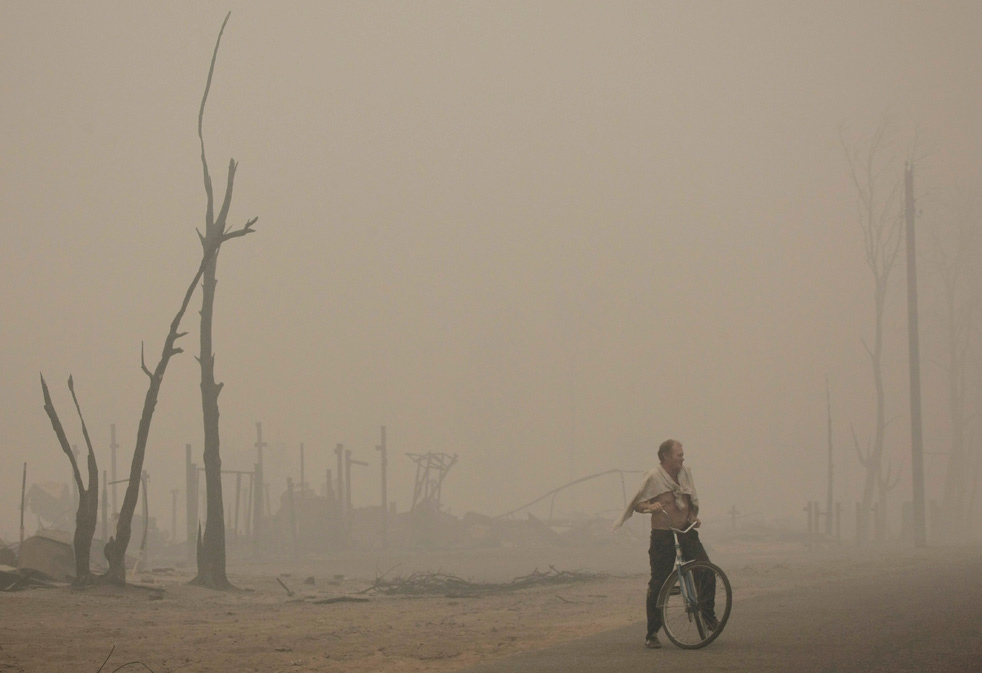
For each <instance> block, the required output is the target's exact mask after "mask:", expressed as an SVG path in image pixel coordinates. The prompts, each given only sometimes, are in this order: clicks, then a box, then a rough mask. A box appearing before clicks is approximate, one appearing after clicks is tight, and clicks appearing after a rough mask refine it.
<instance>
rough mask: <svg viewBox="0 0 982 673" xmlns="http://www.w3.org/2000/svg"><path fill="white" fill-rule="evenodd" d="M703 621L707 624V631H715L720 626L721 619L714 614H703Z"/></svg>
mask: <svg viewBox="0 0 982 673" xmlns="http://www.w3.org/2000/svg"><path fill="white" fill-rule="evenodd" d="M702 623H703V624H704V625H705V626H706V630H707V631H715V630H716V629H718V628H719V620H718V619H716V617H714V616H713V615H703V617H702Z"/></svg>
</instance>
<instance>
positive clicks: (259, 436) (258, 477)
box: [252, 422, 266, 557]
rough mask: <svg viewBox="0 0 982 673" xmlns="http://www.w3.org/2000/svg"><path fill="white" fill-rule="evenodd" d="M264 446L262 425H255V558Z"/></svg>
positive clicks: (260, 514)
mask: <svg viewBox="0 0 982 673" xmlns="http://www.w3.org/2000/svg"><path fill="white" fill-rule="evenodd" d="M264 446H266V442H264V441H263V424H262V422H257V423H256V444H255V447H256V451H257V461H256V478H255V479H256V483H255V487H254V489H253V492H254V493H255V497H254V498H253V501H252V505H253V510H252V541H253V551H254V552H255V554H256V556H257V557H258V556H260V555H261V552H260V545H261V543H260V531H261V530H262V523H261V522H262V518H263V447H264Z"/></svg>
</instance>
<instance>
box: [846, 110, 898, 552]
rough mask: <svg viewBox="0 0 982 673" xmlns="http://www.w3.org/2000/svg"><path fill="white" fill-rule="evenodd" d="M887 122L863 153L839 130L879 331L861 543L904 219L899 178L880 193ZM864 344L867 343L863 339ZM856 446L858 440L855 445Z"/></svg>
mask: <svg viewBox="0 0 982 673" xmlns="http://www.w3.org/2000/svg"><path fill="white" fill-rule="evenodd" d="M888 126H889V124H888V122H887V120H885V119H884V120H883V121H881V122H880V124H879V126H878V127H877V129H876V131H875V133H874V134H873V138H872V139H871V140H870V143H869V145H868V147H866V148H865V151H864V152H860V151H858V150H855V149H851V148H850V147H849V146H848V144H847V143H846V141H845V139H844V138H843V137H842V135H841V133H840V140H841V142H842V147H843V150H844V152H845V155H846V160H847V161H848V164H849V171H850V177H851V178H852V182H853V186H854V187H855V188H856V193H857V206H858V213H859V222H860V228H861V230H862V234H863V243H864V247H865V252H866V264H867V266H869V269H870V271H871V272H872V274H873V281H874V300H875V311H876V316H875V333H874V341H873V347H872V348H870V347H869V346H868V345H866V351H867V353H868V354H869V356H870V365H871V367H872V370H873V383H874V387H875V389H876V421H875V427H874V433H873V446H872V447H871V448H870V450H869V452H868V453H867V455H866V459H865V460H863V458H862V456H861V457H860V460H862V461H863V465H864V466H865V468H866V478H865V480H864V482H863V498H862V505H861V507H862V512H861V516H860V518H859V521H858V522H857V523H858V526H859V530H858V531H857V532H858V535H857V538H858V540H859V542H860V543H865V542H866V541H867V540H868V539H869V529H868V521H869V512H870V508H871V506H872V504H873V497H874V494H875V490H876V485H877V484H876V480H877V478H878V475H879V474H880V468H881V461H882V457H883V442H884V435H885V434H886V410H885V399H884V398H885V393H884V386H883V312H884V308H885V306H886V291H887V284H888V281H889V279H890V273H891V271H892V270H893V265H894V263H895V262H896V260H897V255H898V253H899V250H900V243H901V236H900V234H901V227H900V225H901V220H900V218H899V217H898V216H897V214H896V213H895V212H894V210H895V208H894V206H895V204H896V201H897V194H898V189H899V186H900V184H901V181H900V180H896V181H895V182H894V183H893V186H892V189H891V190H890V191H888V192H887V196H886V198H882V199H881V197H880V195H879V189H878V188H879V181H880V179H881V178H882V176H883V174H884V173H888V171H887V169H888V168H889V164H890V158H889V157H888V158H887V160H886V162H884V161H883V160H882V159H881V157H880V155H881V154H882V153H883V151H884V147H885V144H886V136H887V131H888ZM864 344H865V342H864ZM857 448H858V444H857Z"/></svg>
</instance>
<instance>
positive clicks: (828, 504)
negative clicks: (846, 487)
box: [825, 375, 832, 537]
mask: <svg viewBox="0 0 982 673" xmlns="http://www.w3.org/2000/svg"><path fill="white" fill-rule="evenodd" d="M825 400H826V407H827V408H828V414H829V431H828V435H829V488H828V492H827V493H826V500H825V535H826V536H827V537H832V393H831V392H830V391H829V377H828V375H826V376H825Z"/></svg>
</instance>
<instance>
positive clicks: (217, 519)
mask: <svg viewBox="0 0 982 673" xmlns="http://www.w3.org/2000/svg"><path fill="white" fill-rule="evenodd" d="M229 16H231V12H229V13H228V14H226V15H225V21H224V22H223V23H222V27H221V30H219V32H218V39H217V40H216V41H215V51H214V53H213V54H212V57H211V66H210V68H209V69H208V80H207V82H206V84H205V91H204V95H203V96H202V97H201V108H200V110H199V112H198V140H199V141H200V143H201V166H202V171H203V174H204V185H205V196H206V197H207V206H206V210H205V233H204V234H202V233H201V232H200V231H199V232H198V236H199V238H200V239H201V246H202V248H204V249H206V250H207V249H208V248H209V247H211V246H214V247H215V255H213V256H212V257H211V259H210V260H209V262H208V264H207V265H206V266H205V268H204V275H203V277H202V282H201V335H200V336H201V351H200V354H199V356H198V363H199V365H200V366H201V413H202V420H203V423H204V465H205V494H206V498H207V508H208V511H207V514H206V518H205V529H204V535H203V536H201V537H199V542H198V554H197V557H198V575H197V577H195V578H194V579H193V580H192V581H191V584H196V585H199V586H206V587H210V588H213V589H230V588H232V585H231V584H230V583H229V581H228V577H227V576H226V572H225V508H224V502H223V499H222V460H221V456H220V452H219V447H220V444H221V442H220V437H219V427H218V417H219V411H218V395H219V393H221V391H222V385H223V384H221V383H217V382H216V381H215V353H214V351H213V346H212V323H213V317H214V313H215V287H216V285H217V283H218V280H217V278H216V271H217V268H218V250H219V247H220V245H221V240H222V237H223V236H224V235H225V232H226V230H227V224H226V220H227V217H228V209H229V206H230V205H231V203H232V186H233V183H234V180H235V169H236V165H237V164H236V163H235V160H234V159H232V160H230V161H229V164H228V179H227V182H226V186H225V198H224V200H223V202H222V206H221V209H220V210H219V211H218V215H217V216H216V215H215V212H214V195H213V192H212V185H211V174H210V173H209V172H208V160H207V159H206V157H205V140H204V135H203V133H202V122H203V120H204V114H205V103H206V102H207V100H208V91H209V90H210V89H211V79H212V75H213V74H214V72H215V60H216V59H217V58H218V47H219V45H220V44H221V42H222V34H223V33H224V32H225V25H226V24H227V23H228V19H229ZM255 222H256V218H253V219H252V220H250V221H249V225H248V226H250V227H251V226H252V224H254V223H255Z"/></svg>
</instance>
